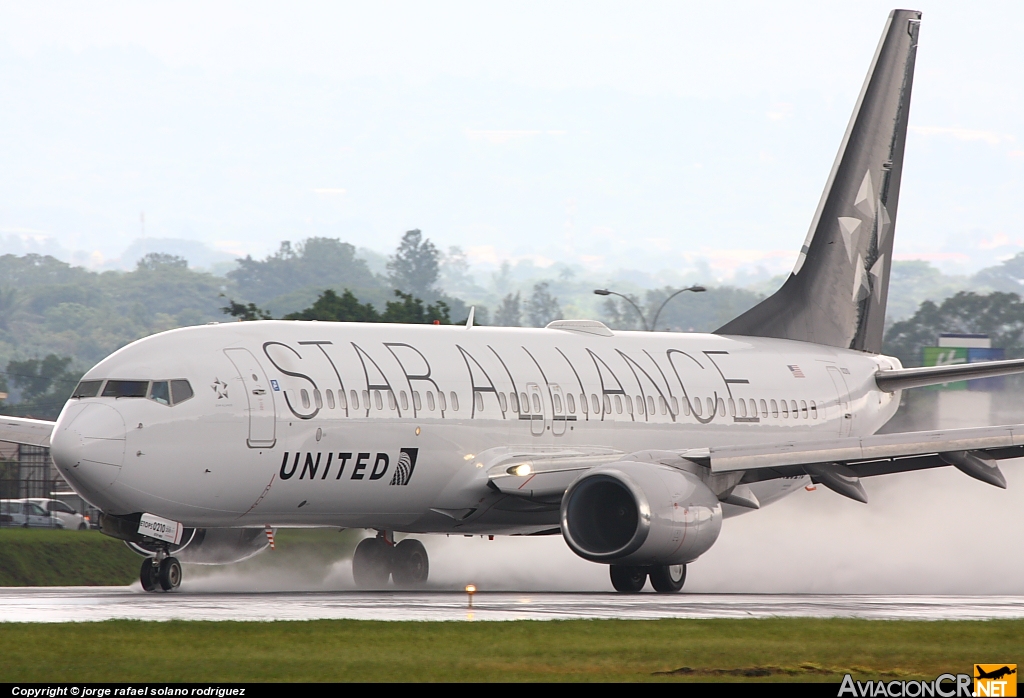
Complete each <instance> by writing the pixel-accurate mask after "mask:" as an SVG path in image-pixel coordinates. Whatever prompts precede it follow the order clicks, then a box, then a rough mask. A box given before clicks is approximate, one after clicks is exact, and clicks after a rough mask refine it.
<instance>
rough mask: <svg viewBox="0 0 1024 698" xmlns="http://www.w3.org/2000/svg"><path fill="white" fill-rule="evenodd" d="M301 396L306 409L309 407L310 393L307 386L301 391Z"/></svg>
mask: <svg viewBox="0 0 1024 698" xmlns="http://www.w3.org/2000/svg"><path fill="white" fill-rule="evenodd" d="M299 397H300V398H301V399H302V406H303V407H304V408H305V409H309V393H308V392H307V391H306V389H305V388H303V389H302V390H300V391H299Z"/></svg>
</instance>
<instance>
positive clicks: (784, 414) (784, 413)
mask: <svg viewBox="0 0 1024 698" xmlns="http://www.w3.org/2000/svg"><path fill="white" fill-rule="evenodd" d="M779 402H781V403H782V418H783V419H789V403H787V402H786V401H785V400H780V401H779Z"/></svg>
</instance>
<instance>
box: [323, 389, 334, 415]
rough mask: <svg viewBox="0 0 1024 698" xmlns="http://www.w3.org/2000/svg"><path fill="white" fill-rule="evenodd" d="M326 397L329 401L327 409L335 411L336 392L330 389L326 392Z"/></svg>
mask: <svg viewBox="0 0 1024 698" xmlns="http://www.w3.org/2000/svg"><path fill="white" fill-rule="evenodd" d="M324 397H325V398H326V399H327V409H329V410H333V409H334V391H333V390H331V389H330V388H328V389H327V390H325V391H324Z"/></svg>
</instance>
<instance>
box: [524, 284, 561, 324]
mask: <svg viewBox="0 0 1024 698" xmlns="http://www.w3.org/2000/svg"><path fill="white" fill-rule="evenodd" d="M548 287H549V284H548V282H547V281H542V282H540V283H539V284H534V285H533V293H532V294H530V297H529V298H528V299H527V300H526V317H527V318H529V320H530V324H531V325H532V326H533V327H544V326H545V325H547V324H548V323H549V322H551V321H552V320H560V319H561V318H562V308H561V307H560V306H559V305H558V299H557V298H555V297H554V296H552V295H551V292H550V291H549V290H548Z"/></svg>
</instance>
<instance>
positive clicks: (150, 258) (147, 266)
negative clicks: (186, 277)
mask: <svg viewBox="0 0 1024 698" xmlns="http://www.w3.org/2000/svg"><path fill="white" fill-rule="evenodd" d="M135 269H136V270H137V271H158V270H160V269H188V260H187V259H185V258H184V257H178V256H177V255H173V254H164V253H163V252H150V253H149V254H147V255H146V256H145V257H143V258H142V259H140V260H139V261H138V263H137V264H136V265H135Z"/></svg>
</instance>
